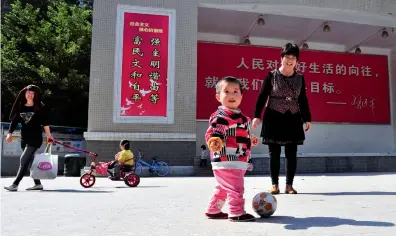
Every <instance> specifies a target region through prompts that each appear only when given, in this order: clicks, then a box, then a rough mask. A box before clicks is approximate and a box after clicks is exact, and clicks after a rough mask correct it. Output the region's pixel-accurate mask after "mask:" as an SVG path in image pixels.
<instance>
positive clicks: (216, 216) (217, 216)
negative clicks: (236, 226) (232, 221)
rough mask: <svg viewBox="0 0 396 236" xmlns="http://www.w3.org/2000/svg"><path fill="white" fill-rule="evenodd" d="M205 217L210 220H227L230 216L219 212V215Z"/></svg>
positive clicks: (207, 214)
mask: <svg viewBox="0 0 396 236" xmlns="http://www.w3.org/2000/svg"><path fill="white" fill-rule="evenodd" d="M205 215H206V216H207V217H208V218H209V219H215V220H219V219H227V218H228V214H227V213H223V212H219V213H216V214H209V213H205Z"/></svg>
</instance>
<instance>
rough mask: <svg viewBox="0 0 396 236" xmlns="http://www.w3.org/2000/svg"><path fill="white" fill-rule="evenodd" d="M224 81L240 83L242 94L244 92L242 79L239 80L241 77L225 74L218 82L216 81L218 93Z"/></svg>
mask: <svg viewBox="0 0 396 236" xmlns="http://www.w3.org/2000/svg"><path fill="white" fill-rule="evenodd" d="M223 82H226V83H233V84H237V85H239V90H241V94H242V92H243V91H242V84H241V81H239V79H237V78H235V77H233V76H225V77H223V78H221V79H220V80H219V81H218V82H217V83H216V94H219V93H220V92H221V85H222V83H223Z"/></svg>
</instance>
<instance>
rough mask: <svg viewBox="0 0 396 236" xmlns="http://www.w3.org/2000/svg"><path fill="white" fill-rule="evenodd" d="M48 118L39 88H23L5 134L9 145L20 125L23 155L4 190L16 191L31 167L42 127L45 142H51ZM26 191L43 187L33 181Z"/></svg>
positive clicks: (40, 138) (13, 108) (39, 141)
mask: <svg viewBox="0 0 396 236" xmlns="http://www.w3.org/2000/svg"><path fill="white" fill-rule="evenodd" d="M48 118H49V117H48V112H47V111H46V109H45V107H44V104H43V103H42V95H41V90H40V88H39V87H37V86H36V85H28V86H27V87H25V88H23V89H22V90H21V91H20V92H19V94H18V97H17V99H16V100H15V103H14V105H13V106H12V110H11V114H10V120H11V125H10V128H9V130H8V134H7V142H8V143H11V142H12V133H13V132H14V130H15V128H16V127H17V125H18V123H21V125H22V129H21V148H22V150H23V153H22V155H21V158H20V166H19V169H18V173H17V176H16V178H15V180H14V182H13V184H12V185H11V186H9V187H4V188H5V189H6V190H8V191H17V190H18V185H19V183H20V182H21V180H22V178H23V176H24V175H25V173H26V171H27V170H28V169H29V167H30V166H31V164H32V162H33V160H34V155H35V153H36V151H37V149H39V148H40V147H41V145H42V143H43V135H42V132H43V131H42V127H44V131H45V134H46V135H47V142H52V141H53V138H52V136H51V132H50V128H49V119H48ZM26 190H43V185H42V184H41V182H40V180H38V179H35V180H34V186H33V187H31V188H28V189H26Z"/></svg>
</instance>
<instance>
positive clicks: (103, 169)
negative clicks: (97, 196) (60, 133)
mask: <svg viewBox="0 0 396 236" xmlns="http://www.w3.org/2000/svg"><path fill="white" fill-rule="evenodd" d="M53 142H54V143H58V144H60V145H62V146H64V147H66V148H69V149H72V150H75V151H79V152H84V153H86V154H88V155H90V156H92V157H93V161H92V163H91V165H90V168H89V170H88V171H87V172H86V173H85V174H83V175H82V176H81V178H80V184H81V186H83V187H84V188H90V187H92V186H93V185H94V184H95V180H96V178H95V175H94V174H93V172H94V171H95V172H96V174H98V175H104V176H106V175H107V168H108V166H109V165H110V163H111V162H99V165H96V158H97V157H98V154H97V153H94V152H89V151H86V150H83V149H77V148H75V147H71V146H69V145H66V144H63V143H60V142H59V141H56V140H53ZM134 163H136V159H135V158H134ZM135 170H136V164H134V165H133V167H132V169H130V170H129V171H124V166H122V165H121V172H120V174H121V178H120V179H116V180H112V181H124V183H125V184H126V185H127V186H129V187H136V186H138V185H139V183H140V177H139V175H137V174H135Z"/></svg>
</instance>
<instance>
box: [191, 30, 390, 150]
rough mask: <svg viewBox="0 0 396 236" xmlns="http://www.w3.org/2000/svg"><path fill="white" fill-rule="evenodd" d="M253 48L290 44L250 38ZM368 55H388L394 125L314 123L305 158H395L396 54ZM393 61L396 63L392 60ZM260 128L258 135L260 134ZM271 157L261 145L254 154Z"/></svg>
mask: <svg viewBox="0 0 396 236" xmlns="http://www.w3.org/2000/svg"><path fill="white" fill-rule="evenodd" d="M250 40H251V44H252V45H262V46H274V47H281V46H283V45H284V44H285V43H286V42H287V41H286V40H277V39H265V38H250ZM198 41H211V42H223V43H238V42H239V38H238V37H237V36H231V35H218V34H207V33H198ZM309 47H310V49H321V50H326V51H335V52H343V51H344V50H345V47H344V46H343V45H333V44H323V43H311V42H310V43H309ZM361 50H362V52H364V53H365V54H376V55H388V61H389V71H390V76H389V78H390V95H391V98H390V99H391V114H392V116H391V122H392V124H391V125H366V124H365V125H353V124H326V123H316V122H315V123H313V127H312V130H311V131H310V132H309V133H307V134H306V142H305V144H304V145H303V146H301V147H300V148H299V151H298V152H299V153H300V155H302V156H328V155H342V156H343V155H391V153H393V155H394V154H395V153H396V122H395V118H396V95H395V94H396V77H392V74H393V75H396V50H394V51H393V52H392V53H391V51H390V50H389V49H380V48H368V47H361ZM392 59H393V60H392ZM207 127H208V122H207V121H197V136H196V137H197V153H199V151H200V148H199V147H200V146H201V145H202V144H204V143H205V139H204V134H205V131H206V129H207ZM260 130H261V126H260V127H258V129H257V130H256V131H255V134H256V135H259V134H260ZM263 153H264V155H266V154H267V153H268V150H267V148H266V146H264V145H262V144H261V145H260V146H259V147H257V148H255V149H254V150H253V156H257V157H259V156H263Z"/></svg>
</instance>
